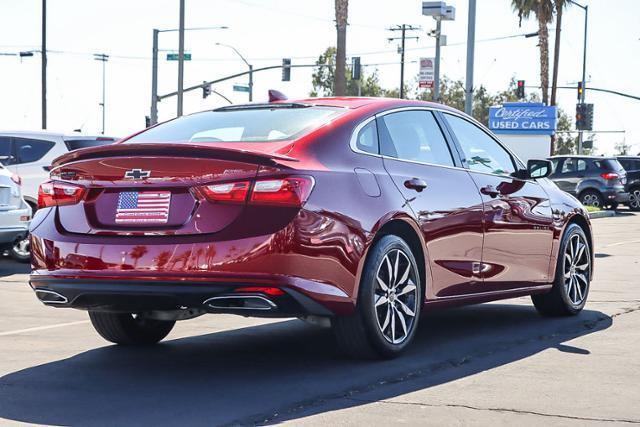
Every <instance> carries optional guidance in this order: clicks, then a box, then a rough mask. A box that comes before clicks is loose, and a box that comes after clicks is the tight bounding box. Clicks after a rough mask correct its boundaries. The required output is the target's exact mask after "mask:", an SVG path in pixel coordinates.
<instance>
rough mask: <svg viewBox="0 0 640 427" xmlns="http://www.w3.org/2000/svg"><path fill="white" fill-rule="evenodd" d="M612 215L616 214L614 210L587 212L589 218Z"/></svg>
mask: <svg viewBox="0 0 640 427" xmlns="http://www.w3.org/2000/svg"><path fill="white" fill-rule="evenodd" d="M612 216H616V212H615V211H598V212H589V218H591V219H595V218H608V217H612Z"/></svg>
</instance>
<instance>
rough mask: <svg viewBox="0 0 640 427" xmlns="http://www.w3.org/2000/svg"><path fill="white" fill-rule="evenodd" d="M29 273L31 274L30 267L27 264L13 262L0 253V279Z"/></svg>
mask: <svg viewBox="0 0 640 427" xmlns="http://www.w3.org/2000/svg"><path fill="white" fill-rule="evenodd" d="M29 273H31V265H30V264H29V263H22V262H17V261H14V260H12V259H11V258H9V257H5V256H3V255H2V254H1V253H0V277H6V276H11V275H12V274H29Z"/></svg>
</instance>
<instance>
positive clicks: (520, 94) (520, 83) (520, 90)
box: [516, 80, 524, 99]
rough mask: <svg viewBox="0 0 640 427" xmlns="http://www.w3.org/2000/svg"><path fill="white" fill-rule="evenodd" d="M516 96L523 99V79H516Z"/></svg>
mask: <svg viewBox="0 0 640 427" xmlns="http://www.w3.org/2000/svg"><path fill="white" fill-rule="evenodd" d="M516 96H517V97H518V99H524V80H518V86H517V88H516Z"/></svg>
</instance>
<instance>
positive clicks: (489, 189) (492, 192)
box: [480, 185, 500, 198]
mask: <svg viewBox="0 0 640 427" xmlns="http://www.w3.org/2000/svg"><path fill="white" fill-rule="evenodd" d="M480 192H481V193H482V194H484V195H485V196H489V197H492V198H496V197H497V196H498V195H499V194H500V192H499V191H498V190H496V189H495V187H494V186H493V185H487V186H486V187H482V188H481V189H480Z"/></svg>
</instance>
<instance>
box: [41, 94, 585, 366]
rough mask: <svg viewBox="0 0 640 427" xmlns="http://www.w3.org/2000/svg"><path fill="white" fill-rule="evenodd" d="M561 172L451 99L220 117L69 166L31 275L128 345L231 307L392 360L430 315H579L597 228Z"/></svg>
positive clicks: (205, 116)
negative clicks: (317, 328) (516, 304)
mask: <svg viewBox="0 0 640 427" xmlns="http://www.w3.org/2000/svg"><path fill="white" fill-rule="evenodd" d="M550 172H551V162H549V161H548V160H530V161H529V162H528V165H527V166H525V165H524V164H523V163H522V162H521V161H520V160H518V159H517V158H516V156H514V155H513V154H512V153H511V152H509V150H507V149H506V148H505V147H504V146H503V145H502V144H501V143H500V142H499V140H498V139H497V138H496V137H495V136H494V135H493V134H492V133H491V132H490V131H489V130H487V129H486V128H485V127H484V126H482V125H481V124H479V123H478V122H476V121H475V120H473V119H472V118H470V117H469V116H466V115H465V114H463V113H460V112H458V111H457V110H454V109H451V108H448V107H445V106H443V105H440V104H434V103H426V102H420V101H407V100H399V99H384V98H326V99H321V98H320V99H318V98H316V99H305V100H300V101H295V102H291V101H284V100H283V101H279V102H272V103H269V104H249V105H233V106H227V107H223V108H219V109H216V110H213V111H205V112H201V113H196V114H192V115H188V116H184V117H181V118H177V119H175V120H172V121H169V122H166V123H164V124H160V125H158V126H156V127H153V128H149V129H147V130H145V131H143V132H141V133H139V134H137V135H135V136H132V137H130V138H128V139H126V140H123V141H120V142H118V143H115V144H111V145H105V146H102V147H94V148H88V149H84V150H79V151H76V152H74V153H69V154H67V155H64V156H62V157H61V158H58V159H57V160H56V161H55V163H54V164H53V169H52V170H51V180H50V181H48V182H46V183H43V184H42V185H41V187H40V192H39V204H40V209H39V210H38V212H37V213H36V215H35V217H34V220H33V224H32V227H31V233H32V247H33V257H32V263H33V266H32V267H33V273H32V275H31V278H30V282H31V286H32V287H33V290H34V291H35V293H36V295H37V297H38V298H39V299H40V301H42V302H43V303H44V304H46V305H48V306H55V307H71V308H76V309H84V310H88V312H89V317H90V319H91V322H92V324H93V326H94V327H95V329H96V330H97V332H98V333H99V334H100V335H101V336H102V337H104V338H105V339H107V340H109V341H111V342H114V343H118V344H150V343H155V342H158V341H160V340H161V339H163V338H164V337H165V336H166V335H167V334H168V333H169V332H170V331H171V329H172V328H173V326H174V323H175V322H176V321H177V320H184V319H189V318H193V317H197V316H200V315H202V314H205V313H235V314H241V315H245V316H270V317H300V318H302V319H305V320H308V321H311V322H313V323H316V324H325V325H329V324H330V325H331V326H332V327H333V330H334V332H335V335H336V338H337V342H338V344H339V345H340V347H341V348H343V349H344V350H345V351H346V352H347V353H349V354H351V355H354V356H358V357H392V356H395V355H397V354H399V353H400V352H401V351H402V350H404V349H405V348H406V347H407V345H408V344H409V343H410V342H411V341H412V339H413V337H414V335H415V332H416V328H417V326H418V319H419V317H420V313H421V312H422V310H429V309H432V308H434V307H437V306H452V305H460V304H474V303H480V302H486V301H491V300H497V299H503V298H511V297H518V296H523V295H532V299H533V303H534V305H535V307H536V308H537V309H538V311H540V313H542V314H544V315H552V316H560V315H575V314H577V313H579V312H580V310H582V308H583V307H584V304H585V302H586V299H587V294H588V292H589V282H590V280H591V272H592V263H593V243H592V239H591V235H592V233H591V228H590V225H589V224H590V223H589V219H588V215H587V212H586V210H585V209H584V207H583V206H582V205H581V204H580V203H579V202H578V201H577V200H576V199H574V198H573V197H571V196H569V195H567V194H566V193H564V192H562V191H560V190H559V189H558V187H557V186H556V185H555V184H553V182H551V181H550V180H549V179H547V178H546V176H547V175H548V174H549V173H550Z"/></svg>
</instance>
